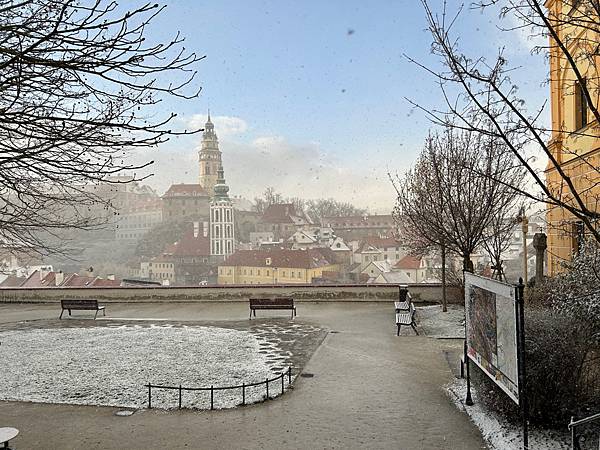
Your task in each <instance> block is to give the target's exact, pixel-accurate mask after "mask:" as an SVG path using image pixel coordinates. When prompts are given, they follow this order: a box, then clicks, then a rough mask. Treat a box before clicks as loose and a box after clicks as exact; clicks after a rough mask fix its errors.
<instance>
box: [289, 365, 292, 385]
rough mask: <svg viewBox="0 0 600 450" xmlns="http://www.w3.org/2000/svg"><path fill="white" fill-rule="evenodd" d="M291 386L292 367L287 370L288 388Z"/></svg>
mask: <svg viewBox="0 0 600 450" xmlns="http://www.w3.org/2000/svg"><path fill="white" fill-rule="evenodd" d="M290 384H292V366H290V367H289V369H288V386H289V385H290Z"/></svg>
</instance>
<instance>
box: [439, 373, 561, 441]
mask: <svg viewBox="0 0 600 450" xmlns="http://www.w3.org/2000/svg"><path fill="white" fill-rule="evenodd" d="M446 392H447V393H448V395H449V396H450V398H451V399H452V401H453V402H454V404H455V405H456V407H457V408H458V409H461V410H463V411H464V412H466V413H467V415H468V416H469V417H470V418H471V420H472V421H473V423H474V424H475V425H476V426H477V428H479V430H480V431H481V434H482V435H483V438H484V439H485V440H486V441H487V442H488V443H489V444H490V449H492V450H495V449H497V450H521V449H522V448H523V433H522V429H521V427H519V426H518V425H514V424H510V423H506V422H504V421H502V420H501V419H500V418H499V417H497V416H496V414H494V413H493V412H491V411H488V410H487V409H485V407H484V405H483V404H481V403H480V402H478V401H477V392H476V391H475V389H474V388H473V386H471V395H472V397H473V401H474V405H473V406H465V405H464V403H463V402H464V399H465V397H466V396H467V383H466V380H464V379H457V380H455V381H453V382H452V383H450V384H449V385H447V386H446ZM559 434H560V433H559V432H557V431H553V430H545V429H539V428H531V427H530V430H529V448H535V449H536V450H559V449H565V450H567V449H569V448H570V444H569V441H568V433H564V435H559Z"/></svg>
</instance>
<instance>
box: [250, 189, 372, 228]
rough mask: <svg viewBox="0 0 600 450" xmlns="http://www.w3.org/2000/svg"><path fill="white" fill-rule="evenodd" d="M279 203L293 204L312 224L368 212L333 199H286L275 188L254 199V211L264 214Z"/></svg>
mask: <svg viewBox="0 0 600 450" xmlns="http://www.w3.org/2000/svg"><path fill="white" fill-rule="evenodd" d="M278 203H291V204H292V205H294V209H295V210H296V212H297V213H298V214H304V215H305V216H306V217H307V219H309V220H310V221H311V222H312V223H320V221H321V218H323V217H334V216H341V217H347V216H361V215H364V214H366V210H364V209H361V208H357V207H356V206H354V205H352V204H351V203H347V202H340V201H337V200H334V199H333V198H320V199H316V200H305V199H303V198H300V197H285V196H284V195H283V194H281V193H279V192H277V191H275V188H273V187H268V188H267V189H265V191H264V192H263V195H262V197H256V198H255V199H254V210H255V211H257V212H260V213H263V212H264V211H265V209H267V208H268V207H269V206H271V205H275V204H278Z"/></svg>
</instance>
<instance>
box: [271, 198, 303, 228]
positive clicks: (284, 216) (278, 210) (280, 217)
mask: <svg viewBox="0 0 600 450" xmlns="http://www.w3.org/2000/svg"><path fill="white" fill-rule="evenodd" d="M260 220H261V222H264V223H291V224H294V225H302V224H306V223H308V221H307V220H306V219H305V218H304V217H303V216H302V213H297V212H296V208H295V207H294V204H293V203H278V204H276V205H271V206H269V207H268V208H267V209H266V210H265V212H264V213H263V216H262V218H261V219H260Z"/></svg>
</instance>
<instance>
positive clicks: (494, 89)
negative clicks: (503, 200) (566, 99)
mask: <svg viewBox="0 0 600 450" xmlns="http://www.w3.org/2000/svg"><path fill="white" fill-rule="evenodd" d="M421 2H422V4H423V6H424V9H425V13H426V16H427V20H428V23H429V30H430V32H431V36H432V39H433V43H432V52H433V53H434V54H435V55H437V56H438V57H439V58H440V60H441V61H442V63H443V69H441V70H436V69H432V68H429V67H426V66H424V65H422V64H421V63H419V62H416V61H414V60H413V62H415V63H417V64H418V65H420V66H421V67H423V68H424V69H425V70H427V71H429V72H430V73H431V74H433V75H434V77H435V78H436V80H437V82H438V83H439V86H440V88H441V90H442V93H443V98H444V99H445V100H446V105H445V106H444V107H443V108H435V107H434V108H428V107H421V106H420V105H418V104H415V105H416V106H418V107H419V108H422V109H423V110H424V111H426V113H427V114H428V115H429V117H430V118H431V119H432V121H433V122H434V123H437V124H442V125H445V126H453V127H459V128H461V129H464V130H469V131H473V132H476V133H480V134H482V135H485V136H489V137H491V138H494V139H498V140H501V141H502V142H503V143H504V145H505V147H506V148H507V149H508V150H510V151H511V152H512V153H513V155H514V157H515V158H516V159H517V161H518V162H519V164H520V165H521V166H522V167H523V168H524V169H525V170H526V172H527V174H528V179H529V180H530V181H531V182H532V183H533V184H534V185H535V189H534V190H531V189H523V187H522V186H514V188H515V190H517V191H518V192H519V193H520V194H522V195H524V196H526V197H528V198H530V199H532V200H534V201H537V202H545V203H547V204H549V205H551V206H554V207H559V208H564V209H565V210H566V211H568V212H569V213H570V214H572V215H573V216H574V218H575V219H576V220H578V221H581V222H582V223H583V224H584V226H585V228H586V229H587V231H588V232H589V234H590V235H591V236H592V237H593V239H595V240H596V241H597V242H600V229H599V228H598V226H597V224H598V220H599V219H600V189H599V185H600V167H598V165H597V164H594V162H593V161H594V160H593V159H591V158H590V157H588V156H586V155H584V154H580V153H581V152H579V151H578V150H577V149H578V148H579V147H581V145H585V143H586V142H587V143H590V142H594V140H596V142H597V139H599V138H600V127H599V124H600V112H599V111H598V105H599V101H598V100H599V96H600V78H599V77H600V72H599V71H598V66H597V61H598V57H599V56H600V52H599V47H598V36H599V33H600V4H599V3H598V1H597V0H577V1H572V2H566V1H555V2H550V3H549V5H552V7H551V8H550V9H546V8H545V7H544V5H543V2H542V1H538V0H480V1H477V2H476V3H474V4H473V6H474V7H478V8H483V9H484V10H485V9H487V8H490V7H499V8H500V11H501V15H502V16H508V15H512V16H514V17H515V18H516V20H517V22H516V23H517V25H516V26H512V27H508V28H506V31H514V30H515V29H519V28H520V29H521V30H520V31H524V30H525V31H529V32H530V34H531V35H532V36H535V35H539V36H543V37H548V38H549V41H548V42H549V44H548V45H547V46H536V47H534V48H533V51H534V52H546V54H547V55H548V56H550V60H551V71H550V76H549V79H548V81H549V82H550V84H551V86H552V87H553V91H554V92H557V93H558V92H560V93H561V94H560V95H565V96H567V95H570V96H574V97H575V98H574V100H575V110H576V111H575V113H576V115H577V116H578V117H577V118H575V120H574V124H570V123H560V124H558V127H554V128H552V127H548V126H545V125H544V124H543V123H542V112H543V110H544V108H545V107H546V105H545V103H544V105H543V106H542V107H541V108H539V109H537V110H529V109H528V107H527V103H526V102H525V100H524V99H523V98H521V97H520V96H519V86H518V85H516V84H515V83H514V82H513V81H512V80H511V77H510V74H511V72H512V71H513V70H514V69H515V68H512V67H510V66H509V63H508V61H507V59H506V57H505V55H504V52H503V50H502V49H501V50H500V51H499V52H498V54H497V55H495V57H493V58H489V57H488V58H486V57H484V56H475V57H469V56H467V55H466V54H464V53H463V52H461V50H460V48H459V46H458V39H457V38H455V37H453V36H452V32H453V30H452V27H453V24H454V23H455V18H456V17H455V16H449V15H448V14H447V11H446V9H445V8H446V6H445V2H444V7H443V10H442V11H441V12H440V13H439V14H438V13H436V12H434V11H433V10H432V8H431V7H430V4H429V2H428V1H427V0H421ZM459 13H460V12H459ZM409 59H410V58H409ZM561 86H562V87H561ZM564 86H568V89H567V88H564ZM559 87H560V89H559ZM456 88H458V91H459V92H460V94H458V95H452V93H453V92H455V89H456ZM480 117H485V118H486V119H487V121H486V123H482V122H481V121H480V120H478V118H480ZM590 117H591V119H592V120H591V121H590V120H589V119H590ZM488 124H491V126H488ZM578 143H579V144H578ZM528 149H533V151H534V153H535V155H536V156H537V157H542V158H544V159H547V160H548V166H547V171H548V172H553V173H556V174H557V178H558V181H557V182H554V183H550V184H547V183H546V179H545V176H544V174H543V173H542V172H541V171H540V170H539V169H537V168H536V166H535V165H534V164H533V162H532V159H531V157H530V155H528V153H527V150H528ZM561 155H570V156H573V157H576V162H577V166H579V168H580V169H582V170H577V169H573V170H571V169H568V168H567V167H565V166H564V165H563V164H562V160H561ZM578 172H579V173H578ZM581 173H584V174H585V175H583V176H580V174H581ZM578 177H579V179H577V178H578Z"/></svg>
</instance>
